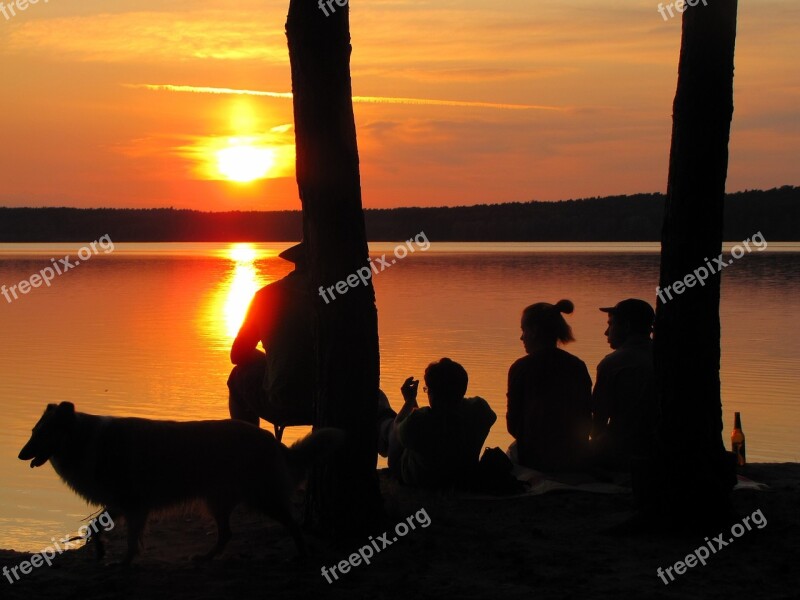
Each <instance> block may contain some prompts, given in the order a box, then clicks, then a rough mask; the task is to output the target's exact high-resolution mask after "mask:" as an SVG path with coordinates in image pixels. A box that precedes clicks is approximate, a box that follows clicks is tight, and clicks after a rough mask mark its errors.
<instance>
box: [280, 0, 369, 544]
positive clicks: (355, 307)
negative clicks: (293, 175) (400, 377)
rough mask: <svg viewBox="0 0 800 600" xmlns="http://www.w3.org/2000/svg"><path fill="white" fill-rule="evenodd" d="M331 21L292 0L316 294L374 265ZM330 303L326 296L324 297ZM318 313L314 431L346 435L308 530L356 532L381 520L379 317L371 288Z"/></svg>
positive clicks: (292, 50)
mask: <svg viewBox="0 0 800 600" xmlns="http://www.w3.org/2000/svg"><path fill="white" fill-rule="evenodd" d="M334 8H335V9H336V10H335V12H334V13H332V14H330V16H327V17H326V16H325V14H324V13H323V12H322V11H321V10H320V8H319V6H318V4H317V1H316V0H291V1H290V4H289V15H288V19H287V23H286V33H287V38H288V43H289V57H290V61H291V68H292V91H293V92H294V117H295V136H296V147H297V184H298V187H299V191H300V199H301V202H302V205H303V232H304V239H305V240H306V242H307V243H308V249H309V259H310V277H311V282H312V285H313V287H314V290H315V292H316V290H317V289H318V288H319V286H324V287H329V286H333V285H335V284H336V283H337V282H339V281H344V280H346V279H347V277H348V275H351V274H354V273H356V271H357V270H358V269H359V268H361V267H364V266H365V265H367V264H368V247H367V238H366V232H365V229H364V215H363V210H362V206H361V182H360V174H359V162H358V147H357V143H356V127H355V118H354V115H353V102H352V89H351V82H350V52H351V47H350V24H349V11H348V8H347V7H339V6H337V5H336V4H334ZM328 296H330V295H328ZM336 296H337V297H336V299H330V297H329V299H328V302H327V303H326V301H325V300H324V299H323V298H322V297H321V296H315V298H316V300H317V301H318V302H317V306H318V312H317V323H318V339H317V341H318V353H317V356H318V392H317V403H316V410H315V413H316V414H315V422H314V425H315V426H332V427H339V428H341V429H344V430H345V431H346V432H347V443H346V447H345V449H344V452H343V453H342V454H341V455H340V459H339V460H337V461H335V462H333V463H330V464H329V466H327V467H324V468H320V469H317V470H316V471H315V472H314V474H313V475H312V478H311V485H310V488H309V504H308V506H309V510H308V516H309V518H310V524H311V525H312V526H314V527H317V528H319V529H322V530H325V531H328V532H334V533H336V532H346V533H354V532H359V531H362V530H363V529H364V528H366V527H369V526H370V525H371V524H373V523H374V522H375V519H377V517H378V516H379V515H380V514H381V511H382V504H381V498H380V492H379V488H378V482H377V474H376V466H377V429H376V426H375V419H376V413H377V397H378V383H379V368H380V367H379V364H380V362H379V350H378V317H377V309H376V307H375V293H374V289H373V287H372V284H371V281H370V282H369V284H368V285H358V286H356V287H354V288H349V291H348V292H347V293H346V294H344V295H341V296H340V295H339V294H338V293H337V294H336Z"/></svg>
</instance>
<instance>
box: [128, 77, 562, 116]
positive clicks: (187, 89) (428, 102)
mask: <svg viewBox="0 0 800 600" xmlns="http://www.w3.org/2000/svg"><path fill="white" fill-rule="evenodd" d="M125 85H126V87H130V88H136V89H146V90H153V91H167V92H183V93H192V94H231V95H236V96H266V97H267V98H284V99H290V98H292V93H291V92H265V91H262V90H238V89H234V88H219V87H207V86H196V85H170V84H151V83H141V84H125ZM353 102H357V103H360V104H407V105H415V106H455V107H464V108H494V109H502V110H553V111H563V110H566V109H565V108H561V107H558V106H539V105H535V104H504V103H498V102H469V101H463V100H432V99H429V98H390V97H384V96H353Z"/></svg>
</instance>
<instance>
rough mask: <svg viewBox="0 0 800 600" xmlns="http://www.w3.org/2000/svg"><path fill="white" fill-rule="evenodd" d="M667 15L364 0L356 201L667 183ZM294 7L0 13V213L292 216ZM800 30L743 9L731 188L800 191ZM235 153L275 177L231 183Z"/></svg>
mask: <svg viewBox="0 0 800 600" xmlns="http://www.w3.org/2000/svg"><path fill="white" fill-rule="evenodd" d="M311 1H313V0H311ZM6 4H8V2H6ZM657 6H658V3H657V2H652V1H650V0H644V1H641V0H630V1H625V2H597V0H571V1H569V2H561V1H559V2H543V1H532V0H503V1H502V2H478V1H477V0H458V1H455V0H439V1H433V0H431V1H422V0H352V13H351V27H352V36H353V46H354V52H353V58H352V73H353V88H354V93H355V94H356V95H358V96H360V97H363V98H361V99H359V101H357V103H356V105H355V110H356V122H357V126H358V134H359V148H360V154H361V164H362V182H363V190H364V204H365V206H367V207H387V206H410V205H443V204H474V203H492V202H504V201H524V200H531V199H540V200H556V199H562V198H571V197H584V196H596V195H608V194H629V193H636V192H650V191H664V189H665V185H666V176H667V159H668V152H669V141H670V140H669V136H670V128H671V105H672V99H673V96H674V93H675V84H676V76H677V61H678V49H679V45H680V19H679V18H673V19H669V20H667V21H664V20H663V19H662V17H661V16H660V15H659V13H658V11H657ZM287 7H288V2H287V1H286V0H283V1H271V2H265V1H258V2H255V1H249V0H246V1H235V0H226V1H224V2H223V1H222V0H191V1H189V0H159V1H154V0H137V1H135V2H134V1H133V0H115V1H114V2H109V0H49V1H48V2H46V3H45V0H40V1H39V3H38V4H35V5H30V6H28V8H27V9H26V10H25V11H17V14H16V15H14V16H10V18H4V17H3V15H2V14H0V60H2V67H0V69H2V77H0V132H2V138H1V139H2V144H0V205H6V206H52V205H58V206H62V205H66V206H90V207H96V206H115V207H155V206H175V207H181V208H197V209H201V210H230V209H287V208H290V209H292V208H299V201H298V200H297V188H296V183H295V181H294V169H293V151H294V147H293V141H294V131H293V129H292V126H291V124H292V105H291V100H290V99H289V98H287V97H286V94H285V93H286V92H288V91H289V90H290V89H291V82H290V73H289V62H288V54H287V50H286V38H285V35H284V23H285V16H286V11H287ZM701 9H702V5H700V6H699V7H698V8H697V10H701ZM797 31H800V5H798V4H797V2H796V0H759V1H758V2H740V13H739V35H738V40H737V60H736V67H737V69H736V78H735V90H736V91H735V93H736V96H735V106H736V112H735V115H734V122H733V131H732V140H731V164H730V172H729V178H728V189H729V191H736V190H741V189H751V188H769V187H774V186H779V185H783V184H800V180H798V171H797V157H798V156H800V135H799V134H800V131H799V127H798V125H799V124H800V119H799V118H798V116H800V70H798V47H797V41H796V40H797ZM238 90H250V91H254V92H259V93H258V94H239V93H230V92H232V91H238ZM263 92H266V93H263ZM400 98H408V99H417V100H419V101H417V102H408V101H403V100H397V99H400ZM443 101H444V102H443ZM237 146H238V147H240V149H241V147H244V148H245V150H244V151H241V152H240V151H239V150H236V151H234V154H233V156H230V155H229V156H228V158H229V159H230V160H228V163H229V164H230V168H232V169H234V171H235V170H236V169H237V168H241V166H242V164H245V165H246V164H247V163H248V161H251V162H252V163H253V164H252V166H253V167H254V168H255V171H256V172H258V171H259V170H260V171H261V172H262V173H263V172H266V175H265V177H266V178H263V179H258V180H256V181H252V182H249V183H237V182H234V181H230V179H231V178H236V173H234V174H233V175H231V173H230V170H226V168H225V164H226V163H225V162H222V163H221V162H220V161H221V157H222V156H225V155H224V153H223V154H220V151H222V150H224V149H225V148H229V147H237ZM254 148H255V149H256V150H253V149H254ZM223 172H227V173H228V174H227V175H225V174H223ZM249 176H252V175H248V173H247V171H246V172H245V173H244V175H243V177H245V178H247V177H249Z"/></svg>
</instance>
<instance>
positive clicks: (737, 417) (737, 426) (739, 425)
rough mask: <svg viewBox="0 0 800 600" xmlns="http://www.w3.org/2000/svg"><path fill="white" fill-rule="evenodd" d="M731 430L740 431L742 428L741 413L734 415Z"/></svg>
mask: <svg viewBox="0 0 800 600" xmlns="http://www.w3.org/2000/svg"><path fill="white" fill-rule="evenodd" d="M733 428H734V429H741V428H742V415H741V413H738V412H737V413H736V414H735V416H734V418H733Z"/></svg>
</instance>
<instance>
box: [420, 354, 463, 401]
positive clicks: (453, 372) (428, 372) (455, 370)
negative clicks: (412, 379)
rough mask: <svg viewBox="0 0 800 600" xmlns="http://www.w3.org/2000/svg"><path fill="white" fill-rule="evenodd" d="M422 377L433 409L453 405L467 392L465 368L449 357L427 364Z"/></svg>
mask: <svg viewBox="0 0 800 600" xmlns="http://www.w3.org/2000/svg"><path fill="white" fill-rule="evenodd" d="M424 379H425V387H426V388H427V391H428V400H429V401H430V404H431V408H432V409H434V410H436V409H437V408H438V407H442V408H448V407H451V406H453V405H455V404H456V403H458V402H459V401H460V400H463V398H464V395H465V394H466V393H467V384H468V383H469V377H468V376H467V371H466V369H464V367H462V366H461V365H460V364H458V363H457V362H455V361H453V360H450V359H449V358H442V359H440V360H438V361H436V362H432V363H431V364H429V365H428V368H426V369H425V376H424Z"/></svg>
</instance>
